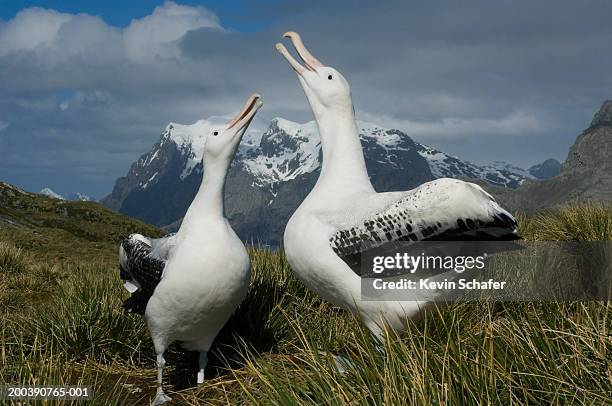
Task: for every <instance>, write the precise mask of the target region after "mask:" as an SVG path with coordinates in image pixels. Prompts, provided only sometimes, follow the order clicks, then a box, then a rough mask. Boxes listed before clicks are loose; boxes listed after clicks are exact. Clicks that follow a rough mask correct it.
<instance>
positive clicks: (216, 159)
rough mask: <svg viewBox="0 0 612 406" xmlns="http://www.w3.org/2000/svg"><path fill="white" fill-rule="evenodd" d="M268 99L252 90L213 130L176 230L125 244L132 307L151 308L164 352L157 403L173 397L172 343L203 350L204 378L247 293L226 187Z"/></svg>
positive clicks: (151, 323) (147, 313)
mask: <svg viewBox="0 0 612 406" xmlns="http://www.w3.org/2000/svg"><path fill="white" fill-rule="evenodd" d="M261 105H262V103H261V100H260V98H259V96H258V95H253V96H251V98H250V99H249V101H248V102H247V104H246V106H245V108H244V109H243V111H242V112H241V113H239V114H238V116H237V117H236V118H234V119H233V120H232V121H231V122H230V123H229V124H228V126H227V127H225V128H218V129H214V130H213V131H212V132H211V134H209V135H208V137H207V140H206V145H205V147H204V158H203V161H204V178H203V181H202V184H201V186H200V189H199V191H198V193H197V195H196V197H195V198H194V200H193V202H192V203H191V205H190V206H189V209H188V210H187V213H186V214H185V217H184V219H183V222H182V224H181V227H180V229H179V231H178V232H177V233H176V234H175V235H172V236H168V237H165V238H161V239H149V238H146V237H144V236H141V235H138V234H133V235H131V236H130V237H129V238H128V239H126V240H125V241H124V242H123V243H122V244H121V247H120V253H119V257H120V270H121V276H122V278H123V279H125V280H126V289H128V291H130V292H131V293H132V296H131V297H130V298H129V299H128V300H126V302H125V303H124V307H125V308H126V310H127V311H133V312H136V313H143V314H144V317H145V320H146V323H147V326H148V328H149V332H150V333H151V337H152V339H153V344H154V346H155V352H156V354H157V364H158V376H157V379H158V391H157V396H156V398H155V400H154V402H153V403H154V404H162V403H164V402H165V401H167V400H169V398H168V397H167V396H166V395H165V394H164V392H163V390H162V370H163V367H164V364H165V361H164V357H163V354H164V352H165V351H166V349H167V348H168V346H169V345H170V344H171V343H172V342H174V341H180V342H181V345H182V346H183V347H184V348H186V349H188V350H197V351H199V352H200V371H199V372H198V383H202V381H203V380H204V369H205V367H206V363H207V361H208V358H207V352H208V350H209V348H210V346H211V344H212V342H213V340H214V338H215V337H216V335H217V334H218V333H219V331H220V330H221V328H222V327H223V325H224V324H225V323H226V321H227V320H228V319H229V317H230V316H231V314H232V313H233V311H234V310H235V309H236V307H237V306H238V305H239V304H240V302H241V301H242V300H243V299H244V297H245V295H246V293H247V290H248V284H249V279H250V264H249V257H248V254H247V252H246V249H245V247H244V245H243V243H242V241H240V239H239V238H238V236H237V235H236V233H235V232H234V231H233V230H232V228H231V226H230V224H229V222H228V221H227V219H226V218H225V216H224V211H223V189H224V184H225V177H226V173H227V169H228V167H229V165H230V162H231V160H232V159H233V156H234V153H235V151H236V148H237V146H238V144H239V143H240V140H241V138H242V136H243V135H244V133H245V131H246V128H247V127H248V125H249V123H250V122H251V120H252V118H253V117H254V115H255V113H256V112H257V110H258V109H259V108H260V107H261Z"/></svg>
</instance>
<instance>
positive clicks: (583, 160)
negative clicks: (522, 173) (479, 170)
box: [489, 100, 612, 212]
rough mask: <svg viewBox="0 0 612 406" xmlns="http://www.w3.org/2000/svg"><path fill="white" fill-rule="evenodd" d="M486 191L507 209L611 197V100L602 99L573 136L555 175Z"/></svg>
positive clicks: (524, 208) (526, 209)
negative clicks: (585, 126) (542, 179)
mask: <svg viewBox="0 0 612 406" xmlns="http://www.w3.org/2000/svg"><path fill="white" fill-rule="evenodd" d="M489 191H490V192H492V193H493V194H494V195H495V196H496V197H497V199H498V200H500V201H501V202H502V203H503V204H505V205H506V206H508V207H509V208H510V209H513V210H521V211H526V212H531V211H537V210H540V209H543V208H548V207H554V206H558V205H562V204H567V203H572V202H584V201H599V202H610V201H612V100H607V101H606V102H604V104H603V105H602V106H601V108H600V110H599V111H598V112H597V113H596V114H595V116H594V117H593V120H592V121H591V124H590V125H589V127H588V128H587V129H586V130H584V131H583V132H582V134H580V135H579V136H578V138H576V142H575V143H574V145H572V146H571V148H570V150H569V153H568V154H567V159H566V160H565V163H564V164H563V165H562V167H561V171H560V173H559V175H558V176H556V177H554V178H552V179H549V180H546V181H542V182H532V181H527V182H525V183H524V184H523V185H521V187H519V188H518V189H516V190H513V191H509V190H504V189H501V188H490V189H489Z"/></svg>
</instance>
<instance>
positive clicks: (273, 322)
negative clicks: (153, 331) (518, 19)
mask: <svg viewBox="0 0 612 406" xmlns="http://www.w3.org/2000/svg"><path fill="white" fill-rule="evenodd" d="M49 210H52V208H51V206H50V207H49ZM69 215H70V214H69ZM113 218H114V217H113ZM80 221H82V220H78V222H80ZM100 221H102V222H104V221H108V219H107V220H104V219H102V220H100ZM113 221H114V220H113ZM57 224H59V223H57ZM79 224H80V225H79V226H78V227H86V228H88V227H90V225H89V223H87V222H84V223H79ZM134 224H136V223H134ZM610 224H612V210H611V209H610V207H607V206H572V207H567V208H562V209H559V210H555V211H548V212H545V213H541V214H537V215H535V216H530V217H527V216H519V227H520V230H521V232H522V234H523V236H524V237H525V238H526V239H527V240H534V241H548V240H569V241H571V240H588V241H594V240H595V241H599V240H610V239H611V236H612V234H611V233H610ZM33 227H34V226H33ZM71 227H77V226H75V225H71V226H70V227H65V228H64V229H62V230H61V231H54V232H51V231H49V230H47V229H46V228H44V227H43V228H32V229H31V230H30V231H32V230H35V232H36V233H38V234H39V235H38V236H36V237H32V235H30V234H28V233H29V232H30V231H28V229H19V230H18V231H16V230H17V229H15V230H13V231H11V233H13V234H10V233H8V232H7V231H6V230H5V231H4V234H2V233H0V240H2V239H5V238H6V236H7V235H9V234H10V235H16V234H14V233H17V234H18V235H19V236H20V238H21V239H20V240H19V241H17V243H16V244H17V246H18V247H19V248H20V249H21V251H19V249H18V248H15V247H14V246H11V247H10V248H8V249H6V250H5V251H0V263H4V262H3V261H6V262H7V263H8V262H11V261H13V262H11V263H19V264H21V265H18V266H21V268H20V270H19V271H17V272H2V273H0V278H1V282H2V284H0V311H1V309H2V306H3V304H7V306H9V308H10V309H11V310H10V311H5V313H3V317H2V318H0V383H12V384H34V383H36V384H46V385H51V384H54V385H60V384H71V385H85V386H90V387H92V388H93V392H94V400H92V401H87V404H101V405H107V404H115V405H133V404H146V403H147V402H149V401H150V400H151V399H152V398H153V396H154V394H155V356H154V355H155V354H154V352H153V347H152V344H151V340H150V338H149V335H148V332H147V330H146V326H145V324H144V321H143V320H142V318H141V317H139V316H137V315H126V314H124V313H123V309H122V308H121V302H122V300H123V299H125V298H126V297H127V296H128V293H127V292H125V291H124V289H123V287H122V283H121V281H120V280H119V276H118V272H117V269H116V260H117V258H116V243H115V242H114V241H97V239H98V238H100V237H99V236H94V237H92V235H93V234H91V235H90V234H89V233H88V232H80V231H75V230H74V229H72V228H71ZM105 227H106V226H105ZM109 227H111V226H109ZM112 227H114V228H113V229H114V230H116V231H115V232H114V234H112V237H111V238H110V239H111V240H112V239H115V238H117V237H118V235H119V234H118V233H119V232H121V233H123V232H125V233H126V234H127V233H129V232H130V230H129V226H125V225H117V224H116V225H113V226H112ZM69 230H71V231H69ZM132 231H137V230H132ZM58 232H59V233H61V235H62V236H63V237H62V238H63V240H62V242H61V243H58V242H54V243H53V244H50V245H49V246H47V250H46V251H43V250H44V248H43V247H41V246H39V245H37V244H39V243H40V242H41V241H44V240H45V239H46V238H50V237H49V236H50V235H53V236H57V235H58V234H53V233H58ZM90 237H91V238H92V240H89V239H88V238H90ZM5 241H6V239H5ZM70 244H72V245H76V246H78V247H80V248H79V249H77V250H73V251H71V250H69V249H67V247H69V245H70ZM96 244H99V247H100V248H99V249H93V248H92V247H94V248H95V246H96ZM29 247H31V248H29ZM89 248H92V249H93V251H92V252H93V253H95V255H90V256H88V257H83V256H82V252H83V251H84V250H87V249H89ZM111 248H112V249H111ZM4 252H7V254H4ZM16 252H18V255H17V256H15V253H16ZM249 255H250V257H251V263H252V279H251V288H250V291H249V293H248V296H247V298H246V299H245V301H244V302H243V303H242V304H241V305H240V307H239V308H238V309H237V310H236V312H235V313H234V315H233V316H232V318H231V319H230V321H229V322H228V323H227V325H226V326H225V327H224V329H223V330H222V332H221V334H220V335H219V336H218V337H217V339H216V340H215V343H214V345H213V348H212V351H211V356H210V364H209V368H208V369H207V380H206V381H205V383H204V384H203V385H200V386H197V387H195V386H194V385H193V384H194V382H193V380H194V379H195V370H196V369H197V356H196V355H195V354H192V353H186V352H183V351H181V350H180V349H179V348H178V347H177V346H174V347H172V348H171V349H170V350H169V352H168V354H167V357H166V358H167V360H168V364H167V367H166V370H165V374H164V377H165V385H166V388H167V390H168V392H169V395H170V396H171V397H172V398H173V400H174V403H173V404H186V405H198V404H253V405H259V404H270V405H294V404H317V405H323V404H325V405H327V404H330V405H346V404H364V405H366V404H367V405H379V404H380V405H382V404H444V405H463V404H503V405H506V404H516V405H523V404H589V405H592V404H597V405H599V404H609V399H610V398H612V361H611V360H612V352H611V351H612V305H610V303H606V302H596V301H589V302H565V303H564V302H549V303H528V302H522V303H510V302H504V303H486V302H469V303H466V302H463V303H454V304H450V305H448V306H445V307H440V308H438V309H437V310H435V311H432V312H430V313H428V314H427V316H426V317H425V318H424V319H423V320H420V321H414V322H410V323H409V328H408V333H407V334H406V336H404V337H403V338H399V337H397V336H395V334H394V333H393V332H387V333H386V335H385V337H384V340H382V342H381V343H378V342H376V341H375V340H374V339H373V338H372V336H371V335H370V334H369V332H368V331H367V329H366V328H365V327H363V325H362V324H361V322H360V321H359V320H357V319H356V318H355V317H354V316H353V315H351V314H350V313H348V312H345V311H343V310H341V309H338V308H336V307H334V306H332V305H330V304H329V303H327V302H325V301H323V300H322V299H320V298H319V297H318V296H316V295H315V294H314V293H312V292H311V291H309V290H308V289H306V288H305V287H304V285H303V284H302V283H301V282H300V281H299V280H298V279H297V278H296V277H295V275H294V273H293V272H292V271H291V269H290V267H289V265H288V264H287V261H286V259H285V257H284V255H283V254H282V253H280V252H273V251H266V250H256V249H250V250H249ZM4 257H6V258H4ZM9 257H10V258H9ZM11 258H13V259H11ZM15 258H18V259H17V260H15V261H14V259H15ZM11 266H12V265H11ZM337 354H343V355H344V356H346V357H347V358H348V359H350V362H351V366H350V367H349V368H348V369H347V371H346V372H344V373H341V372H339V371H338V368H337V366H336V364H335V355H337ZM75 403H76V402H75ZM83 403H85V402H83ZM47 404H61V403H60V402H48V403H47Z"/></svg>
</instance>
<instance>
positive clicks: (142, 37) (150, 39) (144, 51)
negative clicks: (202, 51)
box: [123, 2, 221, 60]
mask: <svg viewBox="0 0 612 406" xmlns="http://www.w3.org/2000/svg"><path fill="white" fill-rule="evenodd" d="M205 27H207V28H221V26H220V24H219V19H218V18H217V16H216V15H215V14H214V13H212V12H211V11H209V10H208V9H206V8H204V7H190V6H183V5H179V4H176V3H174V2H166V3H164V5H163V6H158V7H156V8H155V10H153V13H152V14H151V15H148V16H145V17H143V18H141V19H137V20H132V22H131V24H130V25H129V26H128V27H127V28H126V29H125V30H124V31H123V40H124V43H125V49H126V52H127V55H128V56H129V57H131V58H134V59H137V60H151V59H153V58H155V57H156V56H161V57H171V56H175V55H173V53H174V52H176V49H175V48H174V47H173V46H172V45H173V44H172V43H173V42H174V41H176V40H178V39H179V38H181V37H182V36H183V35H185V33H187V32H188V31H191V30H194V29H198V28H205Z"/></svg>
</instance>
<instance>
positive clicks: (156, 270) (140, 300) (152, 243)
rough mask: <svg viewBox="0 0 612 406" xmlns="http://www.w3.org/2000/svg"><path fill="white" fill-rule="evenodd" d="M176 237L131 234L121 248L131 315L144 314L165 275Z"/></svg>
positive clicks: (122, 276) (125, 304)
mask: <svg viewBox="0 0 612 406" xmlns="http://www.w3.org/2000/svg"><path fill="white" fill-rule="evenodd" d="M173 238H174V236H167V237H164V238H158V239H149V238H147V237H145V236H142V235H140V234H132V235H130V236H129V237H128V238H126V239H125V240H123V241H122V242H121V245H120V247H119V273H120V276H121V279H123V280H124V281H125V284H124V286H125V288H126V289H127V290H128V291H129V292H130V293H131V296H130V297H129V298H128V299H126V300H125V301H124V302H123V307H124V309H125V310H126V311H127V312H129V313H138V314H144V312H145V309H146V307H147V303H148V301H149V298H150V297H151V295H153V291H155V288H156V287H157V284H158V283H159V281H160V280H161V279H162V277H163V275H164V268H165V266H166V259H167V257H168V255H169V253H170V252H171V249H172V247H173V241H172V240H173Z"/></svg>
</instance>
